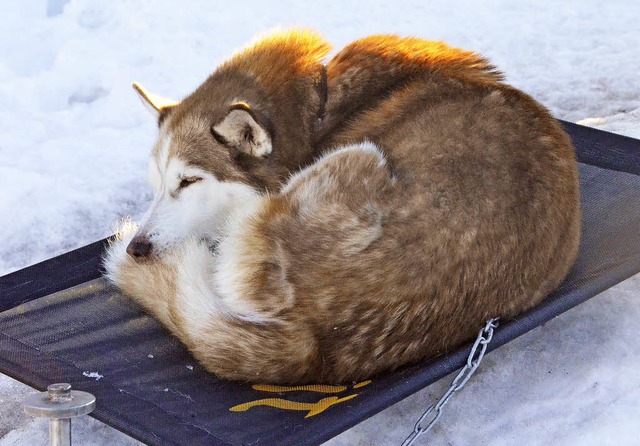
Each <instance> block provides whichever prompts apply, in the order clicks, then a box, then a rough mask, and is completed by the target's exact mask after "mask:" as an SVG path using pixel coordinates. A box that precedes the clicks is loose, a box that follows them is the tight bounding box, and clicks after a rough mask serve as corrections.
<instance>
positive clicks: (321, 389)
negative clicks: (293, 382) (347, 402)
mask: <svg viewBox="0 0 640 446" xmlns="http://www.w3.org/2000/svg"><path fill="white" fill-rule="evenodd" d="M251 387H253V390H260V391H262V392H274V393H282V392H299V391H306V392H317V393H340V392H344V391H345V390H347V387H346V386H328V385H320V384H312V385H307V386H294V387H289V386H272V385H268V384H266V385H264V384H255V385H253V386H251Z"/></svg>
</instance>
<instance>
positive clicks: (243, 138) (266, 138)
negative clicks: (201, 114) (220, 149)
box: [211, 102, 273, 157]
mask: <svg viewBox="0 0 640 446" xmlns="http://www.w3.org/2000/svg"><path fill="white" fill-rule="evenodd" d="M211 130H212V132H213V134H214V136H215V137H216V138H217V139H218V140H219V141H220V142H222V143H223V144H226V145H229V146H232V147H235V148H236V149H238V150H240V151H241V152H244V153H246V154H249V155H253V156H256V157H265V156H268V155H269V154H270V153H271V151H272V150H273V147H272V145H271V135H270V132H269V131H268V130H267V129H266V128H265V127H264V126H263V125H261V124H260V123H259V122H258V119H257V117H256V114H255V112H254V111H253V110H252V109H251V107H249V105H247V104H246V103H244V102H236V103H234V104H232V105H231V107H229V112H228V113H227V116H226V117H225V118H224V119H223V120H222V121H220V122H219V123H218V124H215V125H214V126H213V127H212V129H211Z"/></svg>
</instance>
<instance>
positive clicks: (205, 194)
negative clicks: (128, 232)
mask: <svg viewBox="0 0 640 446" xmlns="http://www.w3.org/2000/svg"><path fill="white" fill-rule="evenodd" d="M170 148H171V135H167V136H166V137H165V139H164V140H163V141H162V142H161V145H160V150H159V151H158V153H157V156H154V157H152V159H151V162H150V164H149V183H151V186H152V187H153V189H154V199H153V203H152V204H151V206H150V208H149V210H148V211H147V213H146V214H145V216H144V218H143V220H142V222H141V223H140V227H139V229H138V231H137V233H136V236H142V237H145V238H147V239H148V240H149V241H150V242H151V243H152V244H153V248H152V252H153V253H154V254H158V253H162V252H163V251H166V250H167V249H169V248H171V247H173V246H175V245H176V244H178V243H181V242H183V241H184V240H186V239H187V238H190V237H193V238H195V239H198V240H200V239H204V240H208V241H211V242H213V241H215V240H218V239H219V238H220V237H221V236H222V234H223V232H224V227H225V222H226V220H227V218H228V216H229V215H230V214H231V212H232V211H234V209H236V208H238V207H244V206H245V205H247V204H249V203H251V202H253V201H254V200H255V199H256V198H257V193H256V192H255V191H254V190H253V189H252V188H251V187H249V186H247V185H245V184H241V183H233V182H222V181H219V180H218V179H217V178H216V177H215V176H214V175H212V174H211V173H209V172H207V171H205V170H203V169H200V168H197V167H194V166H189V165H188V164H187V163H186V162H185V161H184V160H181V159H179V158H177V157H175V156H171V151H170ZM185 178H186V179H192V180H195V181H193V182H192V183H191V184H189V185H188V186H186V187H180V183H181V182H182V180H183V179H185Z"/></svg>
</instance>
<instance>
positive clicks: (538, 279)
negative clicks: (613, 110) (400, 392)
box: [105, 31, 580, 383]
mask: <svg viewBox="0 0 640 446" xmlns="http://www.w3.org/2000/svg"><path fill="white" fill-rule="evenodd" d="M329 51H330V46H329V45H328V44H327V43H326V42H325V41H324V40H323V39H322V38H320V37H319V36H317V35H316V34H314V33H311V32H306V31H289V32H284V33H279V34H274V35H272V36H269V37H267V38H265V39H263V40H261V41H258V42H257V43H255V44H254V45H252V46H249V47H248V48H246V49H245V50H243V51H241V52H240V53H238V54H236V55H235V56H233V57H232V58H231V59H229V60H228V61H227V62H225V63H223V64H222V65H221V66H220V67H218V68H217V69H216V70H215V71H214V72H213V74H212V75H211V76H210V77H209V78H208V79H207V80H206V81H205V82H204V83H203V84H202V85H200V86H199V87H198V88H197V89H196V90H195V92H194V93H192V94H191V95H189V96H188V97H187V98H185V99H184V100H182V101H180V102H172V101H168V100H166V99H163V98H161V97H158V96H155V95H153V94H151V93H148V92H146V91H145V90H144V89H142V88H141V87H140V86H137V87H136V88H137V90H138V92H139V94H140V96H141V98H142V99H143V102H144V103H145V104H146V105H147V107H148V108H149V109H150V110H151V111H152V112H153V113H154V115H155V116H156V118H157V119H158V124H159V137H158V141H157V142H156V144H155V147H154V148H153V151H152V156H151V161H150V164H149V180H150V183H151V185H152V186H153V189H154V192H155V198H154V201H153V203H152V205H151V207H150V209H149V211H148V212H147V215H146V216H145V218H144V219H143V221H142V222H141V224H140V226H139V227H138V228H137V231H136V232H135V233H129V234H120V235H119V237H118V238H117V239H116V240H115V241H114V242H113V244H112V246H111V247H110V249H109V252H108V254H107V257H106V259H105V266H106V269H107V275H108V277H109V278H110V279H111V280H112V281H113V282H114V283H115V284H116V285H117V286H118V287H120V288H121V289H122V291H123V292H125V293H126V294H127V295H129V296H130V297H131V298H132V299H133V300H135V301H136V302H138V303H139V304H140V305H141V306H143V307H144V308H145V309H146V310H147V311H148V312H149V313H150V314H152V315H153V316H154V317H156V318H157V319H158V320H159V321H160V322H161V323H162V324H163V325H164V326H165V327H167V328H168V329H169V330H170V331H171V332H172V333H174V334H175V335H176V336H177V337H178V338H179V339H180V340H181V341H182V342H183V343H184V344H185V345H186V346H187V347H188V348H189V350H190V351H191V352H192V353H193V355H194V356H195V357H196V358H197V359H198V360H199V361H200V362H201V363H202V364H203V365H204V366H205V367H206V368H207V370H209V371H211V372H212V373H215V374H217V375H218V376H220V377H223V378H229V379H234V380H241V381H250V382H270V383H310V382H314V383H319V382H330V383H340V382H348V381H357V380H362V379H365V378H367V377H370V376H372V375H374V374H376V373H380V372H384V371H389V370H393V369H395V368H397V367H400V366H402V365H405V364H408V363H414V362H416V361H420V360H423V359H425V358H429V357H433V356H435V355H438V354H441V353H444V352H446V351H449V350H451V349H453V348H455V347H457V346H458V345H460V344H461V343H463V342H465V341H467V340H469V339H470V338H471V337H473V336H474V334H475V333H476V332H477V329H478V327H479V326H481V325H482V323H483V322H484V321H485V320H486V319H488V318H490V317H494V316H500V317H503V318H509V317H513V316H515V315H517V314H519V313H521V312H523V311H525V310H527V309H529V308H531V307H533V306H535V305H536V304H538V303H539V302H540V301H541V300H542V299H544V297H545V296H547V295H548V293H549V292H551V291H552V290H553V289H554V288H555V287H557V286H558V285H559V284H560V282H561V281H562V280H563V279H564V277H565V276H566V274H567V273H568V271H569V268H570V267H571V265H572V263H573V261H574V259H575V256H576V253H577V247H578V238H579V232H580V226H579V225H580V209H579V201H578V184H577V168H576V162H575V155H574V152H573V148H572V146H571V143H570V141H569V138H568V136H567V135H566V134H565V133H564V132H563V130H562V129H561V128H560V126H559V125H558V124H557V123H556V121H555V120H554V119H553V118H552V117H551V116H550V115H549V113H548V112H547V111H546V110H545V109H544V108H543V107H542V106H541V105H539V104H538V103H536V102H535V101H534V100H533V99H531V98H530V97H529V96H527V95H526V94H524V93H522V92H520V91H518V90H516V89H514V88H512V87H510V86H508V85H506V84H505V83H504V82H503V81H502V77H501V75H500V74H499V73H498V72H497V71H496V70H495V68H494V67H492V66H491V65H490V64H489V63H488V62H487V61H486V60H485V59H483V58H482V57H480V56H478V55H476V54H474V53H471V52H467V51H462V50H458V49H455V48H450V47H448V46H446V45H444V44H442V43H437V42H429V41H425V40H421V39H414V38H400V37H397V36H372V37H368V38H365V39H362V40H359V41H356V42H354V43H352V44H350V45H348V46H347V47H345V48H344V49H343V50H341V51H340V52H339V53H338V54H337V55H336V56H335V57H334V58H332V59H331V60H330V61H329V62H328V63H327V65H326V66H325V65H323V60H324V58H325V57H326V56H327V54H328V53H329Z"/></svg>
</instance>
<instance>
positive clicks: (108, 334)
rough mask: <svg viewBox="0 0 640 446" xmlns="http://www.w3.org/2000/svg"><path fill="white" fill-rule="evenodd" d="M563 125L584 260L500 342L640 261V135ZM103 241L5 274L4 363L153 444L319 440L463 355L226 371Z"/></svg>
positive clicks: (452, 366)
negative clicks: (277, 377) (110, 255)
mask: <svg viewBox="0 0 640 446" xmlns="http://www.w3.org/2000/svg"><path fill="white" fill-rule="evenodd" d="M563 125H564V126H565V128H566V130H567V131H568V132H569V133H570V135H571V137H572V138H573V142H574V145H575V147H576V149H577V155H578V160H579V162H580V165H579V168H580V189H581V200H582V210H583V217H582V218H583V230H582V241H581V246H580V252H579V256H578V260H577V262H576V264H575V266H574V268H573V270H572V272H571V273H570V275H569V277H568V278H567V279H566V281H565V282H564V283H563V284H562V285H561V286H560V288H559V289H558V290H556V291H555V292H554V293H553V294H552V295H551V296H549V297H548V298H547V299H546V300H545V301H544V302H543V303H542V304H541V305H539V306H538V307H536V308H534V309H532V310H531V311H529V312H528V313H526V314H523V315H522V316H521V317H518V318H517V319H514V320H503V321H501V322H502V323H501V325H500V327H499V328H498V329H497V330H496V332H495V335H494V337H493V341H492V342H491V344H490V345H489V350H493V349H495V348H498V347H499V346H501V345H503V344H505V343H506V342H508V341H510V340H511V339H514V338H516V337H517V336H520V335H522V334H523V333H526V332H527V331H529V330H531V329H533V328H535V327H537V326H539V325H541V324H543V323H544V322H546V321H548V320H549V319H551V318H553V317H555V316H557V315H559V314H561V313H563V312H564V311H566V310H568V309H570V308H572V307H573V306H575V305H578V304H579V303H581V302H583V301H585V300H587V299H589V298H590V297H593V296H595V295H597V294H598V293H600V292H602V291H604V290H606V289H607V288H609V287H611V286H613V285H615V284H616V283H618V282H620V281H622V280H624V279H626V278H628V277H630V276H632V275H634V274H636V273H637V272H639V271H640V141H637V140H634V139H631V138H626V137H623V136H618V135H614V134H611V133H606V132H602V131H599V130H594V129H591V128H587V127H582V126H578V125H575V124H570V123H563ZM104 248H105V240H102V241H99V242H96V243H93V244H91V245H88V246H85V247H83V248H80V249H77V250H75V251H72V252H69V253H66V254H63V255H61V256H58V257H55V258H53V259H50V260H47V261H45V262H42V263H39V264H37V265H34V266H31V267H28V268H25V269H23V270H20V271H17V272H14V273H12V274H9V275H6V276H4V277H2V278H0V371H2V372H3V373H5V374H7V375H9V376H11V377H13V378H15V379H17V380H19V381H22V382H23V383H26V384H28V385H30V386H32V387H35V388H36V389H39V390H43V389H45V388H46V386H47V385H48V384H50V383H54V382H69V383H71V384H72V385H73V387H74V389H79V390H85V391H87V392H91V393H92V394H94V395H95V396H96V398H97V407H96V410H95V412H94V413H93V414H92V416H93V417H95V418H97V419H99V420H101V421H104V422H105V423H107V424H109V425H111V426H113V427H115V428H116V429H119V430H121V431H122V432H125V433H127V434H128V435H130V436H132V437H134V438H136V439H138V440H140V441H142V442H144V443H147V444H150V445H180V444H189V445H194V446H195V445H276V444H277V445H317V444H320V443H322V442H323V441H326V440H328V439H329V438H331V437H333V436H335V435H337V434H339V433H341V432H343V431H344V430H346V429H348V428H350V427H351V426H353V425H355V424H357V423H358V422H360V421H362V420H364V419H365V418H367V417H370V416H372V415H374V414H375V413H377V412H379V411H381V410H383V409H385V408H386V407H389V406H391V405H392V404H394V403H396V402H398V401H400V400H401V399H403V398H405V397H407V396H408V395H411V394H412V393H414V392H416V391H418V390H420V389H422V388H423V387H425V386H427V385H429V384H431V383H433V382H434V381H436V380H438V379H440V378H442V377H444V376H445V375H447V374H448V373H450V372H452V371H454V370H456V369H458V368H460V367H461V366H462V365H463V364H464V363H465V361H466V356H467V354H468V349H469V346H468V345H466V346H464V347H462V348H460V349H458V350H456V351H452V352H450V353H449V354H446V355H443V356H440V357H438V358H436V359H434V360H431V361H428V362H425V363H423V364H419V365H415V366H411V367H406V368H403V369H401V370H399V371H397V372H394V373H390V374H386V375H384V376H378V377H375V378H373V379H372V380H371V381H370V382H364V383H354V384H353V385H349V386H343V387H340V386H316V387H313V386H312V387H301V388H278V387H273V386H250V385H243V384H238V383H234V382H228V381H224V380H220V379H218V378H216V377H215V376H213V375H210V374H208V373H206V372H205V371H204V370H203V369H202V367H200V366H199V365H198V363H197V362H196V361H195V360H194V359H193V358H192V356H191V355H190V354H189V353H188V352H187V350H186V349H185V348H184V347H183V346H182V344H181V343H180V342H179V341H178V340H177V339H176V338H175V337H173V336H172V335H170V334H169V333H168V332H167V331H166V330H165V329H164V328H162V327H161V326H160V325H159V324H158V323H157V322H156V321H155V320H154V319H152V318H151V317H150V316H148V315H146V314H145V313H144V312H143V311H142V310H141V309H140V308H139V307H137V306H136V305H135V304H133V303H132V302H130V301H129V300H128V299H127V298H125V297H123V296H122V295H121V294H120V293H119V292H118V291H117V290H116V289H115V288H114V287H112V286H110V285H109V284H107V283H106V281H105V280H104V279H103V278H101V271H100V268H101V264H100V258H101V255H102V253H103V250H104ZM478 328H480V327H478ZM265 384H266V383H265Z"/></svg>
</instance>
